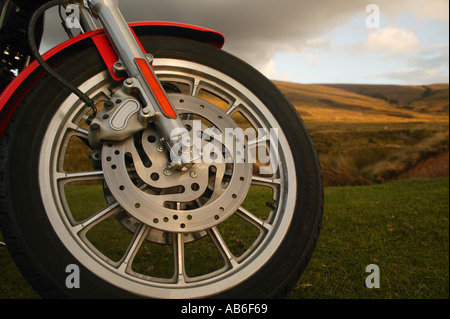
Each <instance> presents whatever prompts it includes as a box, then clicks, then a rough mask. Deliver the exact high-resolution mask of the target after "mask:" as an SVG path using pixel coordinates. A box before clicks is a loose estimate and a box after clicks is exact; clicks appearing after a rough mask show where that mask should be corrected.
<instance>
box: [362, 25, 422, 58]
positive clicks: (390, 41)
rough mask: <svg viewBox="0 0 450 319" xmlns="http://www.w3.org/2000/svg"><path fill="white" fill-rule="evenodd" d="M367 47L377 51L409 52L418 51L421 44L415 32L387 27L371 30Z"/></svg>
mask: <svg viewBox="0 0 450 319" xmlns="http://www.w3.org/2000/svg"><path fill="white" fill-rule="evenodd" d="M365 47H366V49H367V50H369V51H375V52H383V51H385V52H391V53H407V52H413V51H417V50H418V49H419V48H420V44H419V39H418V38H417V36H416V35H415V34H414V32H412V31H410V30H406V29H400V28H394V27H387V28H383V29H376V30H374V31H371V32H370V34H369V36H368V38H367V41H366V43H365Z"/></svg>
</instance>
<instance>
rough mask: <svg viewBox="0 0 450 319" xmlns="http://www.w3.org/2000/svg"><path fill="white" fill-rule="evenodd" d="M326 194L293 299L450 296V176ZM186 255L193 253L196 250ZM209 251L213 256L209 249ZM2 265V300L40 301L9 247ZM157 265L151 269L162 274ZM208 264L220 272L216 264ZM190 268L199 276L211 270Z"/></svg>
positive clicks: (1, 253)
mask: <svg viewBox="0 0 450 319" xmlns="http://www.w3.org/2000/svg"><path fill="white" fill-rule="evenodd" d="M260 192H262V191H261V190H257V191H255V192H254V194H252V196H251V198H250V199H249V200H248V201H247V202H246V203H245V204H246V205H247V206H248V207H251V208H253V206H252V205H256V206H257V201H258V200H259V198H260V196H261V195H262V194H260ZM265 195H267V194H265ZM325 196H326V200H325V213H324V220H323V227H322V232H321V236H320V239H319V242H318V245H317V248H316V251H315V253H314V255H313V258H312V259H311V262H310V264H309V266H308V268H307V270H306V271H305V273H304V274H303V276H302V277H301V279H300V281H299V282H298V283H297V284H296V286H295V287H294V289H293V290H292V292H291V293H290V294H289V296H288V298H290V299H370V298H376V299H400V298H401V299H428V298H434V299H440V298H449V277H448V274H449V213H448V211H449V179H448V178H439V179H410V180H402V181H396V182H391V183H386V184H381V185H375V186H357V187H349V186H346V187H327V188H326V189H325ZM260 213H261V214H264V213H265V212H260ZM243 231H245V230H243ZM243 235H244V234H243V232H242V231H241V233H239V231H237V232H236V233H234V234H232V235H230V238H228V239H227V240H229V241H232V242H234V243H235V247H234V248H233V249H236V251H239V249H242V247H241V245H242V243H241V242H240V240H239V239H240V238H241V237H242V236H243ZM0 240H1V239H0ZM116 240H117V238H116ZM191 245H192V247H191V248H190V251H192V256H194V255H195V249H204V246H203V247H200V246H198V245H197V244H195V243H194V244H191ZM196 245H197V246H196ZM146 249H147V248H146ZM152 249H153V250H152ZM154 249H164V248H162V247H161V246H159V245H155V246H154V247H148V250H147V251H145V252H144V255H149V254H153V253H158V251H155V250H154ZM188 251H189V250H188ZM169 255H170V254H169ZM186 256H187V258H190V257H189V253H187V255H186ZM204 256H205V258H206V259H212V258H211V254H210V253H208V252H207V251H205V252H204ZM163 263H164V261H163ZM0 264H1V265H2V271H1V272H0V299H14V298H17V299H22V298H38V296H37V295H36V294H35V293H34V291H33V290H32V289H31V288H30V287H29V286H28V284H27V283H26V282H25V280H24V279H23V277H22V276H21V274H20V273H19V271H18V270H17V268H16V267H15V265H14V263H13V262H12V260H11V259H10V257H9V254H8V252H7V249H6V248H5V247H2V248H0ZM194 264H195V265H199V264H202V263H201V262H199V260H198V259H196V260H192V265H194ZM369 264H377V265H378V266H379V268H380V274H381V276H380V278H381V283H380V288H379V289H368V288H366V287H365V286H364V283H365V279H366V277H367V276H368V274H367V273H365V269H366V266H367V265H369ZM155 267H156V268H157V265H154V267H153V269H152V268H151V267H150V268H149V269H148V272H149V273H151V274H158V273H156V271H157V269H155ZM207 267H211V269H214V267H217V265H214V264H210V265H208V266H207ZM190 269H191V270H190V271H191V272H193V274H196V273H197V274H201V273H202V272H204V271H207V270H202V269H196V268H195V267H191V268H190ZM160 275H164V274H160ZM168 276H170V274H168Z"/></svg>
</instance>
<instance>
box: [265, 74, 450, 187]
mask: <svg viewBox="0 0 450 319" xmlns="http://www.w3.org/2000/svg"><path fill="white" fill-rule="evenodd" d="M274 83H275V85H277V86H278V87H279V89H280V90H281V91H282V92H283V93H284V94H285V96H286V97H287V98H288V99H289V100H290V102H291V103H292V104H293V105H294V107H295V108H296V109H297V111H298V112H299V114H300V115H301V116H302V118H303V120H304V122H305V123H306V126H307V128H308V130H309V131H310V133H311V137H312V139H313V141H314V144H315V146H316V148H317V151H318V153H319V158H320V161H321V164H322V169H323V176H324V183H325V185H363V184H373V183H378V182H385V181H389V180H393V179H403V178H414V177H443V176H448V174H449V173H448V172H449V164H448V152H449V85H448V84H436V85H428V86H395V85H354V84H326V85H315V84H296V83H289V82H274Z"/></svg>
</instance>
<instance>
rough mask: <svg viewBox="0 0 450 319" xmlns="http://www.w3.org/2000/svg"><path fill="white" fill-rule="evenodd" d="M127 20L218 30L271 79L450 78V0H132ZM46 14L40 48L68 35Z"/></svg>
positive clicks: (417, 81) (125, 4) (402, 81)
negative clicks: (44, 29) (168, 22)
mask: <svg viewBox="0 0 450 319" xmlns="http://www.w3.org/2000/svg"><path fill="white" fill-rule="evenodd" d="M119 3H120V6H121V10H122V13H123V15H124V17H125V19H126V20H127V21H130V22H132V21H145V20H150V21H174V22H182V23H188V24H193V25H198V26H202V27H206V28H210V29H214V30H217V31H219V32H221V33H222V34H223V35H224V36H225V46H224V48H223V49H224V50H226V51H228V52H230V53H232V54H234V55H236V56H237V57H239V58H241V59H243V60H244V61H246V62H247V63H249V64H251V65H252V66H254V67H255V68H257V69H258V70H259V71H261V72H262V73H263V74H264V75H265V76H267V77H268V78H270V79H272V80H281V81H290V82H296V83H305V84H306V83H318V84H320V83H359V84H398V85H427V84H433V83H448V82H449V13H448V12H449V0H340V1H336V0H315V1H306V0H164V1H155V0H133V1H125V0H120V1H119ZM57 19H58V18H57V16H56V15H55V14H51V15H48V16H47V20H46V30H47V31H46V33H45V36H44V42H43V44H42V47H41V51H42V52H44V51H46V50H47V49H48V47H49V46H51V45H54V44H57V43H59V42H61V41H63V40H64V39H65V38H66V37H65V34H64V33H63V32H62V31H61V27H60V24H59V22H58V21H57Z"/></svg>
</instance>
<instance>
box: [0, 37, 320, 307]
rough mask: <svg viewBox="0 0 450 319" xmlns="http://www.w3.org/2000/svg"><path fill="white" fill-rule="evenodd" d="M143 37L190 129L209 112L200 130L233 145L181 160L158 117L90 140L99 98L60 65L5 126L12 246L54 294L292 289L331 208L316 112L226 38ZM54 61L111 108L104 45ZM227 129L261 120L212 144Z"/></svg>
mask: <svg viewBox="0 0 450 319" xmlns="http://www.w3.org/2000/svg"><path fill="white" fill-rule="evenodd" d="M141 42H142V44H143V46H144V48H145V49H146V51H147V52H150V53H151V54H152V55H154V57H155V59H154V62H153V65H154V69H155V72H156V74H157V76H158V78H159V80H160V82H161V83H162V84H163V86H164V87H165V89H166V91H167V93H168V96H169V98H170V99H171V101H172V102H173V104H174V106H175V107H176V108H177V110H178V113H179V114H180V116H181V118H182V120H183V122H184V124H185V126H186V128H187V129H188V130H189V131H192V132H194V130H193V126H195V125H196V123H198V125H197V128H198V127H200V132H196V133H194V134H199V137H201V141H202V142H201V143H204V144H205V145H206V144H207V142H208V143H209V144H211V143H212V144H213V145H216V146H219V147H217V148H214V147H212V148H210V149H208V151H207V152H206V155H207V156H210V159H211V161H209V162H208V163H204V162H202V163H200V164H194V165H193V166H192V167H191V168H189V169H188V170H185V171H170V170H168V169H167V162H166V160H165V159H166V155H167V154H166V152H167V151H166V150H165V148H164V145H163V144H162V143H161V142H160V137H159V135H158V132H157V130H156V129H155V127H154V126H152V125H150V126H149V127H148V128H147V129H145V130H144V131H142V132H139V133H137V134H135V135H134V136H131V137H129V138H128V139H126V140H125V141H121V142H108V141H106V142H104V144H103V145H102V147H101V148H97V149H92V148H91V146H90V144H89V141H88V132H89V131H88V130H89V126H88V124H87V123H86V122H85V119H86V115H89V113H90V112H91V111H90V109H89V108H88V107H87V106H86V105H84V104H83V103H81V102H80V100H79V99H78V98H77V97H76V96H75V95H74V94H72V93H71V92H69V91H67V90H66V89H63V88H62V87H61V86H60V84H59V83H57V82H56V81H54V80H53V79H52V78H50V77H47V76H46V77H44V78H43V79H42V80H41V81H39V82H38V83H37V84H36V85H35V86H34V87H33V88H32V89H31V91H30V92H29V93H28V95H27V96H26V97H25V99H24V100H23V101H22V103H21V104H20V105H19V108H18V111H17V112H16V113H15V114H14V116H13V118H12V120H11V122H10V124H9V126H8V129H7V131H6V132H5V135H4V138H3V139H2V146H1V163H0V171H1V176H2V178H3V182H2V184H1V195H2V196H1V211H0V216H1V217H2V218H1V229H2V234H3V237H4V239H5V241H6V243H7V247H8V249H9V250H10V252H11V256H12V257H13V259H14V261H15V262H16V264H17V265H18V267H19V269H20V270H21V271H22V273H23V275H24V277H25V278H26V279H27V280H28V281H29V283H30V284H31V285H32V287H33V288H34V289H35V290H36V291H37V292H38V293H39V294H40V295H41V296H43V297H49V298H60V297H73V298H140V297H144V298H165V299H171V298H175V299H181V298H282V297H284V296H285V295H286V293H287V292H288V291H289V289H290V288H291V287H292V286H293V285H294V284H295V283H296V282H297V280H298V279H299V277H300V275H301V274H302V273H303V271H304V270H305V268H306V266H307V264H308V261H309V259H310V258H311V255H312V252H313V250H314V247H315V245H316V242H317V240H318V236H319V230H320V225H321V220H322V210H323V186H322V180H321V172H320V165H319V162H318V158H317V155H316V151H315V149H314V146H313V143H312V141H311V139H310V137H309V134H308V132H307V130H306V128H305V126H304V124H303V122H302V120H301V119H300V117H299V116H298V113H297V112H296V110H295V109H294V108H293V107H292V106H291V105H290V103H289V102H288V101H287V100H286V99H285V98H284V97H283V95H282V94H281V93H280V92H279V90H278V89H277V88H276V87H275V86H274V85H273V84H272V83H271V82H270V81H269V80H267V79H266V78H264V77H263V76H262V75H261V74H260V73H258V72H257V71H256V70H255V69H253V68H252V67H250V66H249V65H248V64H246V63H244V62H242V61H241V60H239V59H237V58H235V57H233V56H232V55H229V54H227V53H226V52H224V51H221V50H218V49H216V48H213V47H211V46H208V45H205V44H201V43H197V42H194V41H191V40H186V39H179V38H172V37H162V36H145V37H142V38H141ZM55 69H56V71H57V72H58V73H59V74H61V75H63V76H64V77H65V78H67V79H71V81H72V83H73V84H75V85H76V86H77V87H78V88H79V89H80V90H82V91H83V92H87V94H88V95H89V96H90V97H91V98H92V99H94V101H95V103H96V104H97V107H98V109H99V110H101V109H102V107H103V105H104V103H105V101H107V100H109V99H114V98H115V99H117V97H116V96H115V95H116V93H117V92H118V89H119V88H120V87H121V85H122V83H118V82H114V80H113V79H112V78H111V77H110V75H109V73H108V72H107V70H106V68H105V66H104V63H103V61H102V60H101V57H100V55H99V54H98V52H97V50H96V49H95V48H86V49H84V50H82V51H80V52H77V53H75V54H73V55H72V56H70V57H68V58H67V59H66V60H64V61H62V62H61V63H59V64H58V65H57V67H55ZM230 129H231V131H230ZM229 132H232V133H235V132H246V133H248V134H245V135H243V136H242V137H243V138H242V140H241V144H239V145H240V146H241V148H238V149H235V150H234V151H232V152H227V151H217V152H215V151H211V149H214V150H216V149H219V150H223V148H221V147H220V146H224V145H220V141H219V140H218V139H217V138H215V136H216V135H215V134H221V135H225V134H227V133H229ZM249 132H250V133H249ZM218 141H219V142H218ZM234 141H236V136H234ZM217 143H219V145H217ZM202 145H203V144H202ZM240 153H245V154H246V155H245V156H243V157H240V156H239V155H241V154H240ZM203 155H205V154H203ZM218 158H219V159H222V161H218V160H217V159H218ZM239 158H241V160H240V161H238V159H239ZM227 159H228V160H227ZM213 160H215V161H213ZM75 270H76V271H75Z"/></svg>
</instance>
